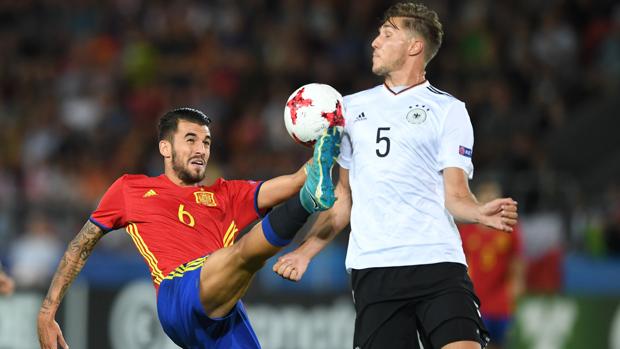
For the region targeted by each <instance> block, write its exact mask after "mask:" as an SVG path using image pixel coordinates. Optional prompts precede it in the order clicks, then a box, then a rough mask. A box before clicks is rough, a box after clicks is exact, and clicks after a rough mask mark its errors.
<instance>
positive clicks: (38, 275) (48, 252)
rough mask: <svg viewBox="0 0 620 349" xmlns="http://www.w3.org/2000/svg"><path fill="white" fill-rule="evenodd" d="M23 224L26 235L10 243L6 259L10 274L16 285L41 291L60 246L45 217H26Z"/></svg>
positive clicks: (57, 258)
mask: <svg viewBox="0 0 620 349" xmlns="http://www.w3.org/2000/svg"><path fill="white" fill-rule="evenodd" d="M26 224H27V225H26V232H25V233H24V234H23V235H21V236H20V237H18V238H17V240H16V241H15V242H14V244H13V247H12V249H11V253H10V255H9V257H10V259H11V265H12V268H11V270H12V271H13V276H14V277H15V281H16V282H17V284H18V285H20V286H22V287H44V286H46V284H47V283H48V282H49V280H50V279H51V278H52V275H53V274H54V268H55V266H56V264H58V260H59V259H60V256H61V254H62V247H63V244H62V242H61V241H60V238H59V237H58V235H57V234H56V233H55V232H54V230H53V228H52V223H51V222H50V220H49V218H48V217H47V216H46V215H45V214H43V213H41V212H35V213H32V214H30V215H29V217H28V219H27V223H26Z"/></svg>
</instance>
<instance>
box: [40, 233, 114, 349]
mask: <svg viewBox="0 0 620 349" xmlns="http://www.w3.org/2000/svg"><path fill="white" fill-rule="evenodd" d="M102 236H103V231H102V230H101V229H100V228H99V227H98V226H96V225H94V224H93V223H91V222H90V221H87V222H86V224H84V226H83V227H82V229H81V230H80V232H79V233H78V234H77V235H76V237H75V238H73V240H71V242H70V243H69V246H68V247H67V250H66V251H65V254H64V255H63V257H62V259H61V261H60V264H59V265H58V268H57V269H56V273H55V274H54V278H53V279H52V284H51V286H50V288H49V290H48V292H47V296H46V297H45V299H44V300H43V304H42V305H41V309H40V310H39V316H38V320H37V329H38V332H39V343H40V344H41V348H43V349H48V348H57V343H58V342H60V344H61V346H62V347H63V348H69V346H68V345H67V344H66V343H65V340H64V338H63V336H62V332H61V331H60V327H59V326H58V323H56V321H55V320H54V317H55V315H56V311H57V310H58V306H59V305H60V302H61V301H62V299H63V297H64V295H65V293H66V292H67V290H68V289H69V286H70V285H71V283H72V282H73V280H74V279H75V278H76V277H77V275H78V274H79V273H80V271H81V270H82V267H84V264H85V263H86V260H87V259H88V257H89V256H90V254H91V252H92V251H93V248H94V247H95V245H96V244H97V242H98V241H99V239H101V237H102Z"/></svg>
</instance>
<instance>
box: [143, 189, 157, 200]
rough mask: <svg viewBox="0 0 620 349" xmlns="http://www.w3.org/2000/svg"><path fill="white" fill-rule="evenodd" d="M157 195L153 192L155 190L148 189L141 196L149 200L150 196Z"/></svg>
mask: <svg viewBox="0 0 620 349" xmlns="http://www.w3.org/2000/svg"><path fill="white" fill-rule="evenodd" d="M155 195H157V193H156V192H155V190H153V189H150V190H149V191H147V192H146V193H144V195H142V197H143V198H150V197H151V196H155Z"/></svg>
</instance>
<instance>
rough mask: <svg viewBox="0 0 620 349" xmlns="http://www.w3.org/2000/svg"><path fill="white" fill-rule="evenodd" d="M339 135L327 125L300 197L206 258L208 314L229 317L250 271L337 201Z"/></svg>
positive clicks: (203, 295) (203, 279) (203, 281)
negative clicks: (334, 171)
mask: <svg viewBox="0 0 620 349" xmlns="http://www.w3.org/2000/svg"><path fill="white" fill-rule="evenodd" d="M340 138H341V134H340V132H339V131H337V130H336V129H335V128H330V129H329V130H328V131H327V132H326V133H325V134H324V135H323V136H322V137H321V138H319V140H317V143H316V145H315V148H314V155H313V157H314V161H313V162H312V164H309V165H308V167H307V170H308V177H307V179H306V182H305V183H304V186H303V187H302V189H301V191H300V192H299V196H295V197H293V198H291V199H289V200H288V201H287V202H285V203H284V204H283V205H281V206H279V207H276V208H275V209H274V210H273V211H272V212H270V213H269V214H268V215H267V217H265V218H264V219H263V220H262V221H261V223H260V224H257V225H255V226H254V227H253V228H252V229H251V230H250V231H249V232H248V233H247V234H246V235H245V236H243V237H242V238H241V239H240V240H239V241H238V242H237V243H235V244H234V245H232V246H230V247H227V248H224V249H221V250H218V251H216V252H214V253H213V254H211V255H210V256H209V258H207V259H206V261H205V263H204V265H203V267H202V271H201V274H200V299H201V303H202V304H203V306H204V308H205V311H206V313H207V315H208V316H209V317H211V318H216V317H222V316H225V315H227V314H228V313H229V312H230V310H231V309H232V308H233V307H234V305H235V304H236V303H237V301H238V300H239V299H240V298H241V297H242V296H243V295H244V294H245V292H246V290H247V288H248V286H249V285H250V282H251V280H252V278H253V276H254V274H255V273H256V272H257V271H258V270H259V269H260V268H262V267H263V265H264V264H265V261H267V259H269V258H270V257H272V256H274V255H275V254H276V253H278V252H279V251H280V250H281V249H282V247H284V246H286V245H287V244H288V243H289V242H290V241H291V240H292V239H293V237H294V236H295V234H296V233H297V231H298V230H299V229H300V228H301V227H302V226H303V225H304V223H305V222H306V220H307V218H308V216H309V215H310V214H312V213H314V212H318V211H324V210H327V209H329V208H330V207H331V206H333V204H334V202H335V197H334V185H333V181H332V178H331V172H332V171H331V170H332V167H333V164H334V160H335V158H336V156H337V154H338V151H339V146H340Z"/></svg>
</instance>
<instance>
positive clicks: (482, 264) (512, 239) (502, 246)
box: [459, 181, 525, 349]
mask: <svg viewBox="0 0 620 349" xmlns="http://www.w3.org/2000/svg"><path fill="white" fill-rule="evenodd" d="M475 192H476V197H477V198H478V199H479V200H480V201H482V202H486V201H489V200H493V199H496V198H499V197H501V195H502V192H501V189H500V186H499V185H498V184H497V183H496V182H493V181H488V182H483V183H481V184H480V185H479V186H478V188H477V190H476V191H475ZM459 231H460V233H461V239H462V241H463V249H464V250H465V257H466V258H467V264H468V266H469V270H468V271H469V275H470V277H471V279H472V281H473V283H474V289H475V290H476V294H477V295H478V297H479V298H480V301H481V302H482V306H481V313H482V320H483V321H484V323H485V325H486V326H487V329H488V330H489V332H490V337H491V343H490V344H489V348H490V349H499V348H503V347H505V343H506V334H507V331H508V330H509V328H510V325H511V322H512V315H513V311H514V308H515V301H516V299H517V298H518V297H519V296H520V295H521V294H522V293H523V290H524V284H525V280H524V279H525V278H524V262H523V258H522V252H521V251H522V248H521V232H520V228H519V226H518V225H516V226H515V227H514V230H513V232H512V233H510V234H506V233H504V232H502V231H498V230H495V229H493V228H489V227H486V226H483V225H479V224H463V225H461V226H460V227H459Z"/></svg>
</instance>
